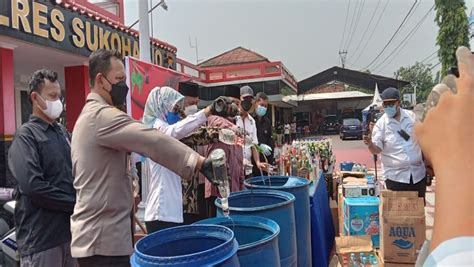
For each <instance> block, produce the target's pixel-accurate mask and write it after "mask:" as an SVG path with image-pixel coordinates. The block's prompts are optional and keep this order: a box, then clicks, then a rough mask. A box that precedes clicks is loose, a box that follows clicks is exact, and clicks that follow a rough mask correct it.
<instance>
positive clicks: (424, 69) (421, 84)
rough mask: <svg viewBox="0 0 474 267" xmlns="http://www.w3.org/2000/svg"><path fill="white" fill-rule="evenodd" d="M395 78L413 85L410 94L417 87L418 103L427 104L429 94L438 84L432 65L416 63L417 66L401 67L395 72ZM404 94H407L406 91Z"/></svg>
mask: <svg viewBox="0 0 474 267" xmlns="http://www.w3.org/2000/svg"><path fill="white" fill-rule="evenodd" d="M395 77H397V79H401V80H404V81H407V82H410V83H411V87H409V88H408V89H409V92H410V93H413V89H414V87H415V86H416V102H417V103H421V102H425V101H426V98H427V97H428V94H429V93H430V92H431V89H433V86H434V85H435V84H436V82H435V80H434V79H433V74H432V73H431V65H429V64H428V65H426V64H423V63H420V62H416V63H415V65H413V66H409V67H401V68H399V69H398V70H397V71H396V72H395ZM402 93H407V92H406V91H405V92H403V91H402Z"/></svg>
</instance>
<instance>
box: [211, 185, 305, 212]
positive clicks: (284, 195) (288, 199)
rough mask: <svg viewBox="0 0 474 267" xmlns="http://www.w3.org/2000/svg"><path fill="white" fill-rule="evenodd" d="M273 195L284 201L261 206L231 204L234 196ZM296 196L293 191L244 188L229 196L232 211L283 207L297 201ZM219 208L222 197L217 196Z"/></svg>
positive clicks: (216, 202)
mask: <svg viewBox="0 0 474 267" xmlns="http://www.w3.org/2000/svg"><path fill="white" fill-rule="evenodd" d="M247 196H248V197H251V196H254V197H261V196H265V197H273V198H279V199H281V200H282V201H281V202H278V203H275V204H271V205H265V206H260V207H232V206H231V205H230V202H231V199H233V198H241V197H247ZM295 199H296V198H295V196H294V195H293V194H291V193H288V192H284V191H278V190H260V189H259V190H244V191H240V192H232V193H230V196H229V210H230V211H248V210H252V211H262V210H268V209H273V208H278V207H283V206H285V205H289V204H291V203H293V202H295ZM214 203H215V204H216V206H217V207H218V208H221V209H222V204H221V199H220V198H217V199H216V201H215V202H214Z"/></svg>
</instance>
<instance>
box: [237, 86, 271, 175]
mask: <svg viewBox="0 0 474 267" xmlns="http://www.w3.org/2000/svg"><path fill="white" fill-rule="evenodd" d="M253 105H254V95H253V89H252V88H251V87H250V86H248V85H246V86H242V87H241V88H240V116H237V117H236V125H237V126H238V127H240V128H242V129H244V131H245V132H246V133H247V138H250V139H251V143H252V145H248V142H245V145H244V170H245V179H247V178H249V177H251V176H252V168H253V165H252V157H253V159H254V161H255V164H256V165H257V168H259V169H261V170H265V171H266V170H267V169H268V166H267V164H265V163H262V162H260V156H259V154H258V151H257V148H256V147H255V146H256V145H258V138H257V126H256V124H255V120H254V119H253V118H252V116H250V115H249V113H250V112H252V109H253Z"/></svg>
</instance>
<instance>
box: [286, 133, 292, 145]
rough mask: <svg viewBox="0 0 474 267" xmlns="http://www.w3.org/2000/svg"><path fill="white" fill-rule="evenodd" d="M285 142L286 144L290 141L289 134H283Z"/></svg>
mask: <svg viewBox="0 0 474 267" xmlns="http://www.w3.org/2000/svg"><path fill="white" fill-rule="evenodd" d="M285 143H287V144H289V143H291V135H289V134H285Z"/></svg>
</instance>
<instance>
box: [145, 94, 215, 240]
mask: <svg viewBox="0 0 474 267" xmlns="http://www.w3.org/2000/svg"><path fill="white" fill-rule="evenodd" d="M183 105H184V96H183V95H181V94H180V93H179V92H178V91H176V90H174V89H172V88H170V87H157V88H154V89H153V90H152V91H151V92H150V94H149V95H148V99H147V101H146V104H145V110H144V115H143V123H144V124H145V125H147V126H148V127H150V128H156V129H158V130H159V131H161V132H163V133H164V134H167V135H169V136H172V137H174V138H176V139H182V138H184V137H186V136H187V135H189V134H190V133H191V132H192V131H194V130H195V129H197V128H199V127H200V126H201V125H203V124H205V123H206V122H207V117H208V116H210V115H211V113H213V112H212V111H213V109H212V108H211V107H207V108H205V109H203V110H201V111H199V112H197V113H195V114H193V115H190V116H187V117H185V116H184V107H183ZM171 156H172V155H170V157H171ZM146 160H147V161H148V162H147V163H148V165H149V170H150V178H149V183H148V187H149V192H148V196H147V205H146V208H145V224H146V228H147V231H148V233H152V232H156V231H158V230H161V229H165V228H168V227H172V226H176V225H179V224H181V223H183V200H182V187H181V178H180V177H179V176H178V175H177V174H175V173H174V172H172V171H170V170H168V169H167V168H165V167H163V166H161V165H159V164H157V163H155V162H153V161H152V160H151V159H146Z"/></svg>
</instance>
